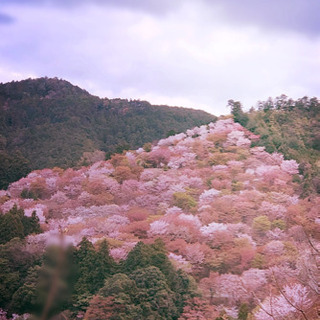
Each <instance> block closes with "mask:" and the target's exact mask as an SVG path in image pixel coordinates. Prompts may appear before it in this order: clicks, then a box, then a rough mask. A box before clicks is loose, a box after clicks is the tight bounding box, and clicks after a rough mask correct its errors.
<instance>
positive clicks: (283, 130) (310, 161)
mask: <svg viewBox="0 0 320 320" xmlns="http://www.w3.org/2000/svg"><path fill="white" fill-rule="evenodd" d="M229 106H230V107H231V111H232V113H233V115H234V117H235V121H236V122H239V123H240V124H242V125H243V126H245V127H246V128H247V129H249V130H250V131H251V132H253V133H255V134H258V135H259V136H260V139H259V140H258V141H257V142H255V143H254V145H257V146H265V148H266V151H267V152H270V153H272V152H275V151H277V152H281V153H282V154H283V155H284V157H285V159H294V160H297V161H298V162H299V171H300V173H301V174H302V175H303V177H304V179H303V180H300V182H301V188H302V193H303V195H304V196H307V195H309V194H310V193H312V192H317V193H320V102H319V100H318V99H317V98H308V97H303V98H301V99H298V100H293V99H289V98H288V97H286V96H285V95H282V96H280V97H277V98H275V99H271V98H269V99H268V100H267V101H260V102H259V103H258V108H257V109H251V110H250V111H249V112H247V113H245V112H243V110H242V106H241V103H240V102H238V101H232V100H230V101H229Z"/></svg>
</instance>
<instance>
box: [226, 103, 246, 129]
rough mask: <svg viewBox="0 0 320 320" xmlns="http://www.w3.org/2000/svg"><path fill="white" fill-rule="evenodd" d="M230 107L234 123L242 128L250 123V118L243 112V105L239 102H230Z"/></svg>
mask: <svg viewBox="0 0 320 320" xmlns="http://www.w3.org/2000/svg"><path fill="white" fill-rule="evenodd" d="M228 106H229V107H230V109H231V113H232V115H233V119H234V121H235V122H239V123H240V124H241V125H242V126H244V127H245V126H246V125H247V123H248V121H249V118H248V116H247V114H245V113H244V112H243V110H242V105H241V103H240V102H239V101H233V100H229V101H228Z"/></svg>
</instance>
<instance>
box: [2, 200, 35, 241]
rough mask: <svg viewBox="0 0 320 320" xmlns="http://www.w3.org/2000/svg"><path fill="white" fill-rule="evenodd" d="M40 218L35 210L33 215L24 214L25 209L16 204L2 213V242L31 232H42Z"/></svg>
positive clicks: (22, 236)
mask: <svg viewBox="0 0 320 320" xmlns="http://www.w3.org/2000/svg"><path fill="white" fill-rule="evenodd" d="M40 232H41V229H40V224H39V219H38V217H37V216H36V213H35V212H33V213H32V216H31V217H26V216H25V215H24V211H23V209H18V208H17V206H16V205H14V206H13V208H12V209H11V210H10V211H9V212H7V213H6V214H0V244H4V243H6V242H8V241H10V240H11V239H13V238H21V239H22V238H24V237H25V236H27V235H28V234H31V233H40Z"/></svg>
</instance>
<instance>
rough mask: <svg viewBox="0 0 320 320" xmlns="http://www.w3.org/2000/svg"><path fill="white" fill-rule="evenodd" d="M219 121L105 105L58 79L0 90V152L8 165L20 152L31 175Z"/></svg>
mask: <svg viewBox="0 0 320 320" xmlns="http://www.w3.org/2000/svg"><path fill="white" fill-rule="evenodd" d="M215 119H216V118H215V117H214V116H212V115H210V114H208V113H206V112H204V111H200V110H192V109H185V108H177V107H175V108H174V107H167V106H153V105H150V104H149V103H148V102H146V101H128V100H123V99H100V98H98V97H95V96H92V95H90V94H89V93H88V92H86V91H85V90H82V89H80V88H79V87H76V86H73V85H72V84H70V83H69V82H67V81H64V80H58V79H56V78H54V79H48V78H40V79H35V80H31V79H28V80H24V81H20V82H11V83H7V84H1V85H0V150H1V149H2V150H4V151H3V153H4V154H3V157H5V158H6V159H7V158H10V156H11V155H12V154H13V153H16V152H17V151H19V152H21V155H22V156H23V157H24V158H25V159H23V160H28V161H29V166H30V168H31V169H42V168H47V167H51V168H52V167H55V166H58V167H63V168H67V167H70V166H74V165H76V164H77V163H78V162H79V160H80V158H81V156H82V155H83V153H84V152H92V151H94V150H102V151H105V152H107V153H113V152H114V151H116V150H119V149H121V148H131V149H132V148H137V147H139V146H142V145H143V144H144V143H146V142H152V141H154V140H158V139H161V138H163V137H165V136H166V135H167V134H168V133H169V132H181V131H185V130H186V129H188V128H191V127H193V126H195V125H200V124H204V123H209V122H210V121H214V120H215ZM18 169H19V168H18ZM18 169H17V170H18ZM12 171H14V169H12ZM18 171H19V170H18ZM22 173H23V174H24V173H25V172H24V171H23V170H22ZM15 176H17V174H15ZM21 176H22V174H21V175H20V177H21ZM9 182H13V180H11V181H9ZM5 184H7V182H6V183H4V184H2V185H1V187H5Z"/></svg>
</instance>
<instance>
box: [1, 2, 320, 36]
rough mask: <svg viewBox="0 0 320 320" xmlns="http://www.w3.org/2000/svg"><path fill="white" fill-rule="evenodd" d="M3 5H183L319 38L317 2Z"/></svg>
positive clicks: (150, 9)
mask: <svg viewBox="0 0 320 320" xmlns="http://www.w3.org/2000/svg"><path fill="white" fill-rule="evenodd" d="M2 2H3V3H4V4H6V3H7V4H8V3H10V4H18V5H23V6H37V7H39V6H48V7H58V8H60V9H70V8H79V7H82V6H92V5H96V6H101V7H103V6H104V7H106V6H107V7H118V8H122V9H125V10H130V11H143V12H147V13H150V14H155V15H163V14H169V13H172V12H175V11H177V10H179V8H181V7H182V6H183V5H184V4H186V3H189V4H197V3H202V4H204V5H205V6H206V8H207V11H208V12H210V11H211V12H219V14H221V15H223V16H224V17H225V18H226V19H228V23H230V24H234V25H237V24H241V25H246V26H253V25H254V26H259V27H260V28H264V29H269V30H270V29H272V30H279V29H283V30H292V31H295V32H301V33H305V34H309V35H311V36H316V35H319V32H320V20H319V14H318V13H319V12H320V2H319V1H318V0H308V1H306V0H281V1H279V0H268V1H265V0H263V1H257V0H242V1H239V0H175V1H172V0H161V1H159V0H29V1H27V2H26V1H25V0H2Z"/></svg>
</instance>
